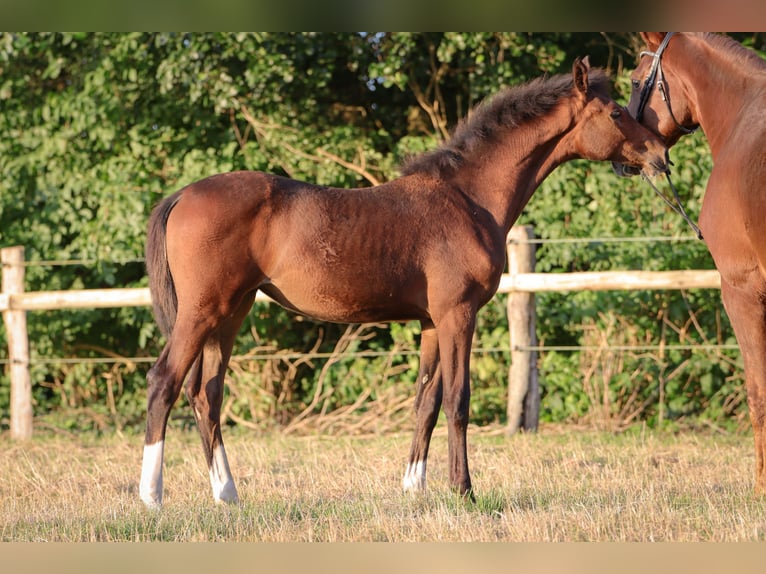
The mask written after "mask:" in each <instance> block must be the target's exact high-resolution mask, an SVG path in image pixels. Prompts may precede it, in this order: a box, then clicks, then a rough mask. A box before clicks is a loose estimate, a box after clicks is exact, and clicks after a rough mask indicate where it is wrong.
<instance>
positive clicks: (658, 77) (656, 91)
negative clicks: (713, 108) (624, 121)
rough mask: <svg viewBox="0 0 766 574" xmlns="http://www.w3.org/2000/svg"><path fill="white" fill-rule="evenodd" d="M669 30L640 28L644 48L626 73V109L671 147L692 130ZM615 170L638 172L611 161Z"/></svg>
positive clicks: (625, 173) (689, 105) (690, 112)
mask: <svg viewBox="0 0 766 574" xmlns="http://www.w3.org/2000/svg"><path fill="white" fill-rule="evenodd" d="M672 37H673V34H672V33H668V34H666V33H664V32H641V38H642V39H643V40H644V42H645V44H646V50H644V51H643V52H641V56H640V58H641V59H640V61H639V63H638V67H637V68H636V69H635V70H634V71H633V73H632V74H631V76H630V81H631V93H630V101H629V103H628V106H627V110H628V112H629V113H630V115H631V116H633V117H634V118H636V119H637V120H638V121H639V122H640V123H641V124H642V125H644V126H646V127H647V128H648V129H649V130H650V131H651V132H652V133H654V134H656V135H658V136H659V137H660V138H661V139H662V141H663V142H665V145H667V146H668V147H672V146H673V145H674V144H675V143H676V142H677V141H678V139H679V138H680V137H681V136H682V135H685V134H689V133H692V132H694V131H695V130H696V129H697V127H698V126H697V123H696V121H695V119H694V111H693V108H692V103H691V101H690V99H689V97H688V95H687V92H686V90H685V88H684V85H683V84H682V82H681V80H680V77H679V75H678V74H677V73H675V72H674V70H673V58H670V57H668V54H670V53H671V52H672V48H671V45H672V46H673V48H675V49H676V50H677V49H678V47H677V46H676V43H671V42H670V39H671V38H672ZM612 166H613V167H614V170H615V172H617V174H619V175H623V176H630V175H636V174H637V173H638V172H637V171H635V169H632V168H631V167H628V166H625V165H621V164H619V163H613V164H612Z"/></svg>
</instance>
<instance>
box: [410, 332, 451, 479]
mask: <svg viewBox="0 0 766 574" xmlns="http://www.w3.org/2000/svg"><path fill="white" fill-rule="evenodd" d="M417 386H418V390H417V396H416V398H415V434H414V435H413V437H412V447H411V448H410V458H409V461H408V462H407V470H406V471H405V473H404V478H403V479H402V486H403V487H404V490H405V491H423V490H425V488H426V461H427V459H428V447H429V445H430V443H431V433H432V432H433V430H434V426H435V425H436V419H437V417H438V416H439V407H441V404H442V380H441V369H440V368H439V342H438V339H437V335H436V330H435V329H434V326H433V325H432V324H423V325H422V332H421V335H420V369H419V372H418V380H417Z"/></svg>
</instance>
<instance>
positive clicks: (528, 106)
mask: <svg viewBox="0 0 766 574" xmlns="http://www.w3.org/2000/svg"><path fill="white" fill-rule="evenodd" d="M589 82H590V87H591V89H594V90H597V91H602V92H605V93H608V92H609V82H608V79H607V76H606V74H605V73H604V71H603V70H600V69H592V70H591V71H590V73H589ZM573 88H574V85H573V80H572V75H571V74H561V75H557V76H552V77H541V78H536V79H534V80H532V81H530V82H527V83H525V84H521V85H519V86H514V87H510V88H504V89H503V90H501V91H499V92H498V93H497V94H495V95H494V96H492V97H489V98H487V99H486V100H484V101H483V102H482V103H481V104H479V106H478V107H476V108H475V109H474V110H473V112H472V113H471V114H470V115H469V116H468V117H467V118H466V119H465V120H462V121H461V122H460V123H459V124H458V126H457V128H456V129H455V132H454V133H453V135H452V137H451V138H450V139H449V140H448V141H446V142H444V143H443V144H441V145H440V146H439V147H438V148H437V149H435V150H434V151H431V152H426V153H424V154H421V155H418V156H415V157H413V158H410V159H409V160H408V161H406V162H405V164H404V165H403V166H402V175H409V174H412V173H422V172H425V173H430V174H432V175H436V176H439V175H445V174H447V173H450V172H452V171H454V170H456V169H458V168H460V166H461V165H463V163H464V161H465V157H466V156H468V155H471V154H472V153H473V152H475V151H476V150H477V149H478V148H480V147H481V146H482V145H483V144H484V143H486V142H488V141H491V140H493V139H494V138H496V137H497V136H498V134H500V133H502V132H504V131H506V130H508V129H513V128H516V127H518V126H520V125H523V124H524V123H526V122H528V121H530V120H532V119H534V118H537V117H540V116H543V115H545V114H546V113H548V112H549V111H550V110H551V109H553V108H554V107H555V106H556V104H557V103H558V102H559V101H560V100H561V99H563V98H566V97H569V96H570V95H571V93H572V90H573Z"/></svg>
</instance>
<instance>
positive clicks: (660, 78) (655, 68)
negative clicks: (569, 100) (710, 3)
mask: <svg viewBox="0 0 766 574" xmlns="http://www.w3.org/2000/svg"><path fill="white" fill-rule="evenodd" d="M674 34H675V32H668V33H667V34H665V37H664V38H663V39H662V43H661V44H660V45H659V47H658V48H657V51H656V52H649V51H644V52H641V54H640V56H641V57H643V56H651V57H652V58H653V61H652V66H651V68H649V73H648V74H647V76H646V79H645V80H644V85H643V86H642V87H641V94H640V95H639V99H638V110H637V111H636V121H637V122H639V123H641V118H642V117H643V115H644V108H645V107H646V104H647V102H648V101H649V97H650V96H651V93H652V89H653V88H654V86H655V85H656V86H657V91H659V92H660V95H661V96H662V101H663V102H665V105H666V106H667V108H668V113H669V114H670V117H671V119H672V120H673V122H675V124H676V127H677V128H678V129H679V130H681V132H682V133H684V134H693V133H694V132H696V131H697V130H698V129H699V124H698V125H696V126H695V127H693V128H687V127H684V126H682V125H681V124H680V123H678V120H677V119H676V116H675V115H674V114H673V110H672V109H671V107H670V99H669V98H668V95H667V88H666V87H665V75H664V74H663V72H662V54H663V52H665V48H667V47H668V44H669V43H670V39H671V38H672V37H673V35H674ZM641 177H642V178H643V179H644V180H645V181H646V182H648V183H649V185H650V186H651V187H652V189H653V190H654V192H655V193H656V194H657V195H659V196H660V198H661V199H662V201H664V202H665V203H666V204H667V205H668V206H670V208H671V209H672V210H673V211H675V212H676V213H677V214H678V215H680V216H681V217H683V218H684V221H686V223H688V224H689V227H691V228H692V231H694V233H695V235H696V236H697V239H702V232H701V231H700V228H699V227H698V226H697V225H696V224H695V223H694V222H693V221H692V220H691V218H690V217H689V216H688V215H687V213H686V210H685V209H684V206H683V204H682V203H681V198H680V197H679V196H678V191H677V190H676V187H675V186H674V185H673V181H672V180H671V179H670V173H665V177H666V178H667V180H668V184H669V185H670V189H671V190H672V191H673V197H674V198H675V203H674V202H672V201H671V200H669V199H668V198H667V197H665V194H663V193H662V192H661V191H660V190H659V189H657V186H655V185H654V182H652V180H651V179H649V178H648V177H646V176H645V175H644V174H643V173H642V174H641Z"/></svg>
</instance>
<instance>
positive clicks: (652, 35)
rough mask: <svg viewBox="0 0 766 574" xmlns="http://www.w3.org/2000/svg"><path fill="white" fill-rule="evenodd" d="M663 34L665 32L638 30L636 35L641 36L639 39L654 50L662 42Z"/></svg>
mask: <svg viewBox="0 0 766 574" xmlns="http://www.w3.org/2000/svg"><path fill="white" fill-rule="evenodd" d="M665 34H667V32H639V33H638V35H639V36H641V39H642V40H643V41H644V43H645V44H646V47H647V48H649V50H651V51H652V52H654V51H655V50H656V49H657V48H658V47H659V45H660V44H662V40H664V39H665Z"/></svg>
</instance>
